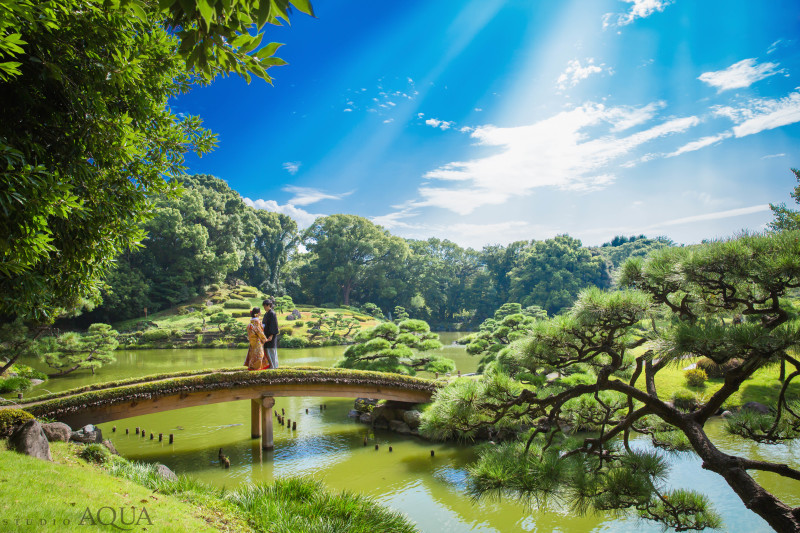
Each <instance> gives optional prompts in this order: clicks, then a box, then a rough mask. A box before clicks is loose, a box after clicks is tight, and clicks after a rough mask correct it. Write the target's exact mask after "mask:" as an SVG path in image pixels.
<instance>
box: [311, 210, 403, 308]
mask: <svg viewBox="0 0 800 533" xmlns="http://www.w3.org/2000/svg"><path fill="white" fill-rule="evenodd" d="M303 242H304V244H305V247H306V249H307V250H308V251H309V252H310V253H311V254H312V257H311V259H310V261H309V269H308V270H307V271H306V274H305V279H309V277H313V278H316V279H317V280H318V282H319V283H321V284H322V285H323V286H326V285H327V286H333V287H336V288H337V289H338V292H339V294H338V296H339V298H341V299H340V301H341V303H343V304H344V305H350V297H351V294H352V293H353V292H354V291H355V292H359V291H362V293H363V292H364V291H365V290H366V289H367V287H372V288H373V290H374V289H375V288H378V289H380V288H381V287H384V286H386V285H387V283H391V282H392V281H393V280H392V279H391V277H390V276H388V275H387V274H389V273H390V272H391V271H392V270H393V269H394V268H395V267H397V266H399V265H403V264H404V262H405V260H406V259H407V257H408V253H409V250H408V245H407V244H406V243H405V241H404V240H403V239H401V238H400V237H395V236H393V235H392V234H390V233H389V232H388V231H386V230H385V229H383V228H381V227H380V226H376V225H375V224H373V223H372V222H370V221H369V220H367V219H365V218H362V217H359V216H355V215H331V216H328V217H320V218H318V219H317V220H315V221H314V223H313V224H312V225H311V226H310V227H309V228H308V229H307V230H306V231H305V233H304V235H303Z"/></svg>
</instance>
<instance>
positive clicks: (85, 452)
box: [78, 444, 111, 465]
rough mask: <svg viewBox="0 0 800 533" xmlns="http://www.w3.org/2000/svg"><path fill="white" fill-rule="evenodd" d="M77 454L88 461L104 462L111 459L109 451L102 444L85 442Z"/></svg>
mask: <svg viewBox="0 0 800 533" xmlns="http://www.w3.org/2000/svg"><path fill="white" fill-rule="evenodd" d="M78 456H79V457H80V458H81V459H83V460H84V461H87V462H89V463H96V464H99V465H101V464H104V463H107V462H108V461H109V460H110V459H111V451H110V450H109V449H108V448H106V447H105V446H104V445H102V444H87V445H86V446H84V447H83V449H82V450H81V451H80V452H78Z"/></svg>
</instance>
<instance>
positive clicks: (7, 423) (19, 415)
mask: <svg viewBox="0 0 800 533" xmlns="http://www.w3.org/2000/svg"><path fill="white" fill-rule="evenodd" d="M28 420H33V415H31V414H30V413H28V412H26V411H23V410H22V409H2V410H0V438H6V437H8V436H10V435H11V433H13V432H14V430H15V429H16V428H17V427H18V426H21V425H22V424H24V423H25V422H27V421H28Z"/></svg>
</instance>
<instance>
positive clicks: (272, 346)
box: [244, 298, 278, 370]
mask: <svg viewBox="0 0 800 533" xmlns="http://www.w3.org/2000/svg"><path fill="white" fill-rule="evenodd" d="M262 305H263V306H264V322H263V323H262V322H261V319H260V318H259V315H261V309H259V308H258V307H254V308H253V309H252V310H250V323H249V324H248V325H247V340H248V341H250V348H249V349H248V350H247V358H246V359H245V360H244V365H245V366H246V367H247V369H248V370H264V369H265V368H278V317H277V315H275V311H273V310H272V308H273V307H275V302H274V301H273V300H272V299H269V298H268V299H266V300H264V301H263V302H262ZM265 352H266V353H265Z"/></svg>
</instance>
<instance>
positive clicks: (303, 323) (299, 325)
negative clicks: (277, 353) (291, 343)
mask: <svg viewBox="0 0 800 533" xmlns="http://www.w3.org/2000/svg"><path fill="white" fill-rule="evenodd" d="M304 325H305V322H303V321H302V320H298V321H297V322H295V323H294V327H296V328H302V327H303V326H304Z"/></svg>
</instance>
